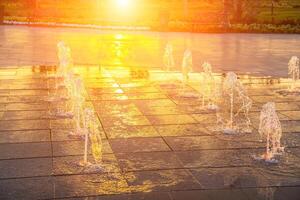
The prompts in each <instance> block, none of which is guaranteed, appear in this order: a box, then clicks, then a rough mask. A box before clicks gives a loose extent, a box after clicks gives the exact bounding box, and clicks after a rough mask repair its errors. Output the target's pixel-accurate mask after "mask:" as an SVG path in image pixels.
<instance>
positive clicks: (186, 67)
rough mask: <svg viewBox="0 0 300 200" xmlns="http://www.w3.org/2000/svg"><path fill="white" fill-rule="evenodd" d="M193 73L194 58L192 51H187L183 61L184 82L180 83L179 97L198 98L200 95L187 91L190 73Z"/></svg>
mask: <svg viewBox="0 0 300 200" xmlns="http://www.w3.org/2000/svg"><path fill="white" fill-rule="evenodd" d="M192 71H193V57H192V52H191V50H190V49H186V50H185V52H184V54H183V60H182V68H181V72H182V81H181V83H180V91H179V96H180V97H183V98H198V96H199V95H198V94H195V93H193V92H188V91H186V89H187V84H188V80H189V73H191V72H192Z"/></svg>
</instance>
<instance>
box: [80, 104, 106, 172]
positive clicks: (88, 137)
mask: <svg viewBox="0 0 300 200" xmlns="http://www.w3.org/2000/svg"><path fill="white" fill-rule="evenodd" d="M83 124H84V141H85V142H84V155H83V161H81V162H80V163H79V165H80V166H83V167H85V171H93V172H95V171H99V170H101V171H102V170H103V166H102V164H101V163H102V139H101V134H100V132H99V129H98V128H99V127H98V124H97V121H96V117H95V114H94V111H93V110H92V109H90V108H86V109H85V110H84V123H83ZM89 146H90V148H91V152H92V156H93V159H94V162H89V161H88V150H89Z"/></svg>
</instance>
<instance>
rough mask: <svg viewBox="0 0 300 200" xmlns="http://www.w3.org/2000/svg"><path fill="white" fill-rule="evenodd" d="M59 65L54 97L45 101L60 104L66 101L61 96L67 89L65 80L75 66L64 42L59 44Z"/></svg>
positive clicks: (49, 97)
mask: <svg viewBox="0 0 300 200" xmlns="http://www.w3.org/2000/svg"><path fill="white" fill-rule="evenodd" d="M57 49H58V59H59V65H58V67H57V73H56V74H55V76H54V90H55V93H54V95H52V96H50V95H49V94H48V97H46V98H45V99H44V100H45V101H47V102H59V101H62V100H65V97H64V95H62V94H60V92H61V90H62V89H63V88H65V82H64V79H65V78H66V76H67V74H68V71H69V70H70V68H71V67H72V66H73V61H72V56H71V50H70V48H69V47H67V46H66V44H65V43H64V42H59V43H58V44H57Z"/></svg>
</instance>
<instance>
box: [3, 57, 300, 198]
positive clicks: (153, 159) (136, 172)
mask: <svg viewBox="0 0 300 200" xmlns="http://www.w3.org/2000/svg"><path fill="white" fill-rule="evenodd" d="M41 53H42V52H41ZM51 69H52V70H53V67H50V66H48V67H43V66H36V67H30V66H25V67H22V66H19V67H16V68H12V67H10V68H8V67H6V68H1V69H0V83H1V84H0V109H1V110H0V119H1V120H0V199H30V200H32V199H54V198H57V199H64V198H68V199H80V200H81V199H82V200H87V199H99V200H100V199H101V200H102V199H103V200H104V199H105V200H119V199H120V200H123V199H124V200H125V199H127V200H129V199H130V200H140V199H144V200H221V199H222V200H225V199H228V200H229V199H230V200H269V199H274V200H298V199H299V198H300V135H299V134H300V96H289V95H288V96H283V95H280V94H279V93H278V92H277V91H278V90H279V89H285V88H287V84H288V83H287V80H286V79H281V78H270V77H262V76H258V77H254V76H249V75H242V74H239V78H240V80H241V81H242V82H243V83H244V85H245V87H246V88H247V90H248V93H249V95H250V98H251V99H252V100H253V106H252V108H251V110H250V118H251V120H252V128H253V131H252V133H247V134H246V133H245V134H238V135H224V134H222V133H220V132H214V131H212V128H213V127H215V126H216V114H215V112H213V111H203V110H202V109H201V106H202V104H201V100H200V99H198V98H188V97H182V96H180V95H178V94H179V93H180V92H188V93H193V94H199V92H200V90H201V87H202V86H201V84H200V83H199V81H198V80H197V77H198V76H199V74H197V73H193V74H192V76H191V79H190V80H189V82H188V84H187V85H182V84H181V83H180V74H179V73H176V72H164V71H160V70H150V71H149V77H146V78H141V77H140V78H139V77H135V76H133V73H132V70H134V69H131V68H130V67H110V66H105V65H103V66H101V68H100V67H98V66H86V65H85V66H76V67H75V68H74V71H75V72H76V73H77V74H79V75H80V76H81V77H82V78H83V80H84V86H85V93H86V102H85V107H90V108H92V109H93V110H94V111H95V112H96V114H97V117H98V120H99V121H98V123H99V125H100V127H101V134H102V143H103V161H102V162H103V163H102V164H103V166H105V169H107V170H104V171H102V172H93V171H85V170H84V169H83V168H82V167H80V166H78V163H79V162H80V161H81V160H82V159H83V149H84V141H83V140H82V139H80V138H73V137H69V136H68V133H69V131H70V130H72V129H73V128H74V121H73V120H72V119H55V118H53V117H50V116H49V114H48V113H49V111H50V110H51V109H54V108H55V107H56V106H58V105H53V104H49V103H46V102H45V101H43V97H46V96H48V94H50V93H52V92H53V89H54V88H53V85H54V84H53V78H50V76H47V75H48V74H50V73H51ZM222 76H223V75H222V74H215V77H218V78H219V79H222ZM268 101H274V102H276V109H277V113H278V115H279V118H280V121H281V125H282V129H283V136H282V143H283V145H284V146H285V153H284V154H283V155H282V156H280V158H279V163H278V164H266V163H261V162H258V161H255V160H254V159H253V158H252V157H253V155H260V154H262V153H263V152H264V151H265V143H264V142H261V138H260V137H259V134H258V131H257V129H258V124H259V114H260V110H261V107H262V105H263V104H264V103H265V102H268Z"/></svg>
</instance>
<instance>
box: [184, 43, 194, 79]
mask: <svg viewBox="0 0 300 200" xmlns="http://www.w3.org/2000/svg"><path fill="white" fill-rule="evenodd" d="M192 71H193V54H192V51H191V50H190V49H186V50H185V51H184V54H183V60H182V80H183V82H184V83H186V82H187V81H188V80H189V73H191V72H192Z"/></svg>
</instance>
